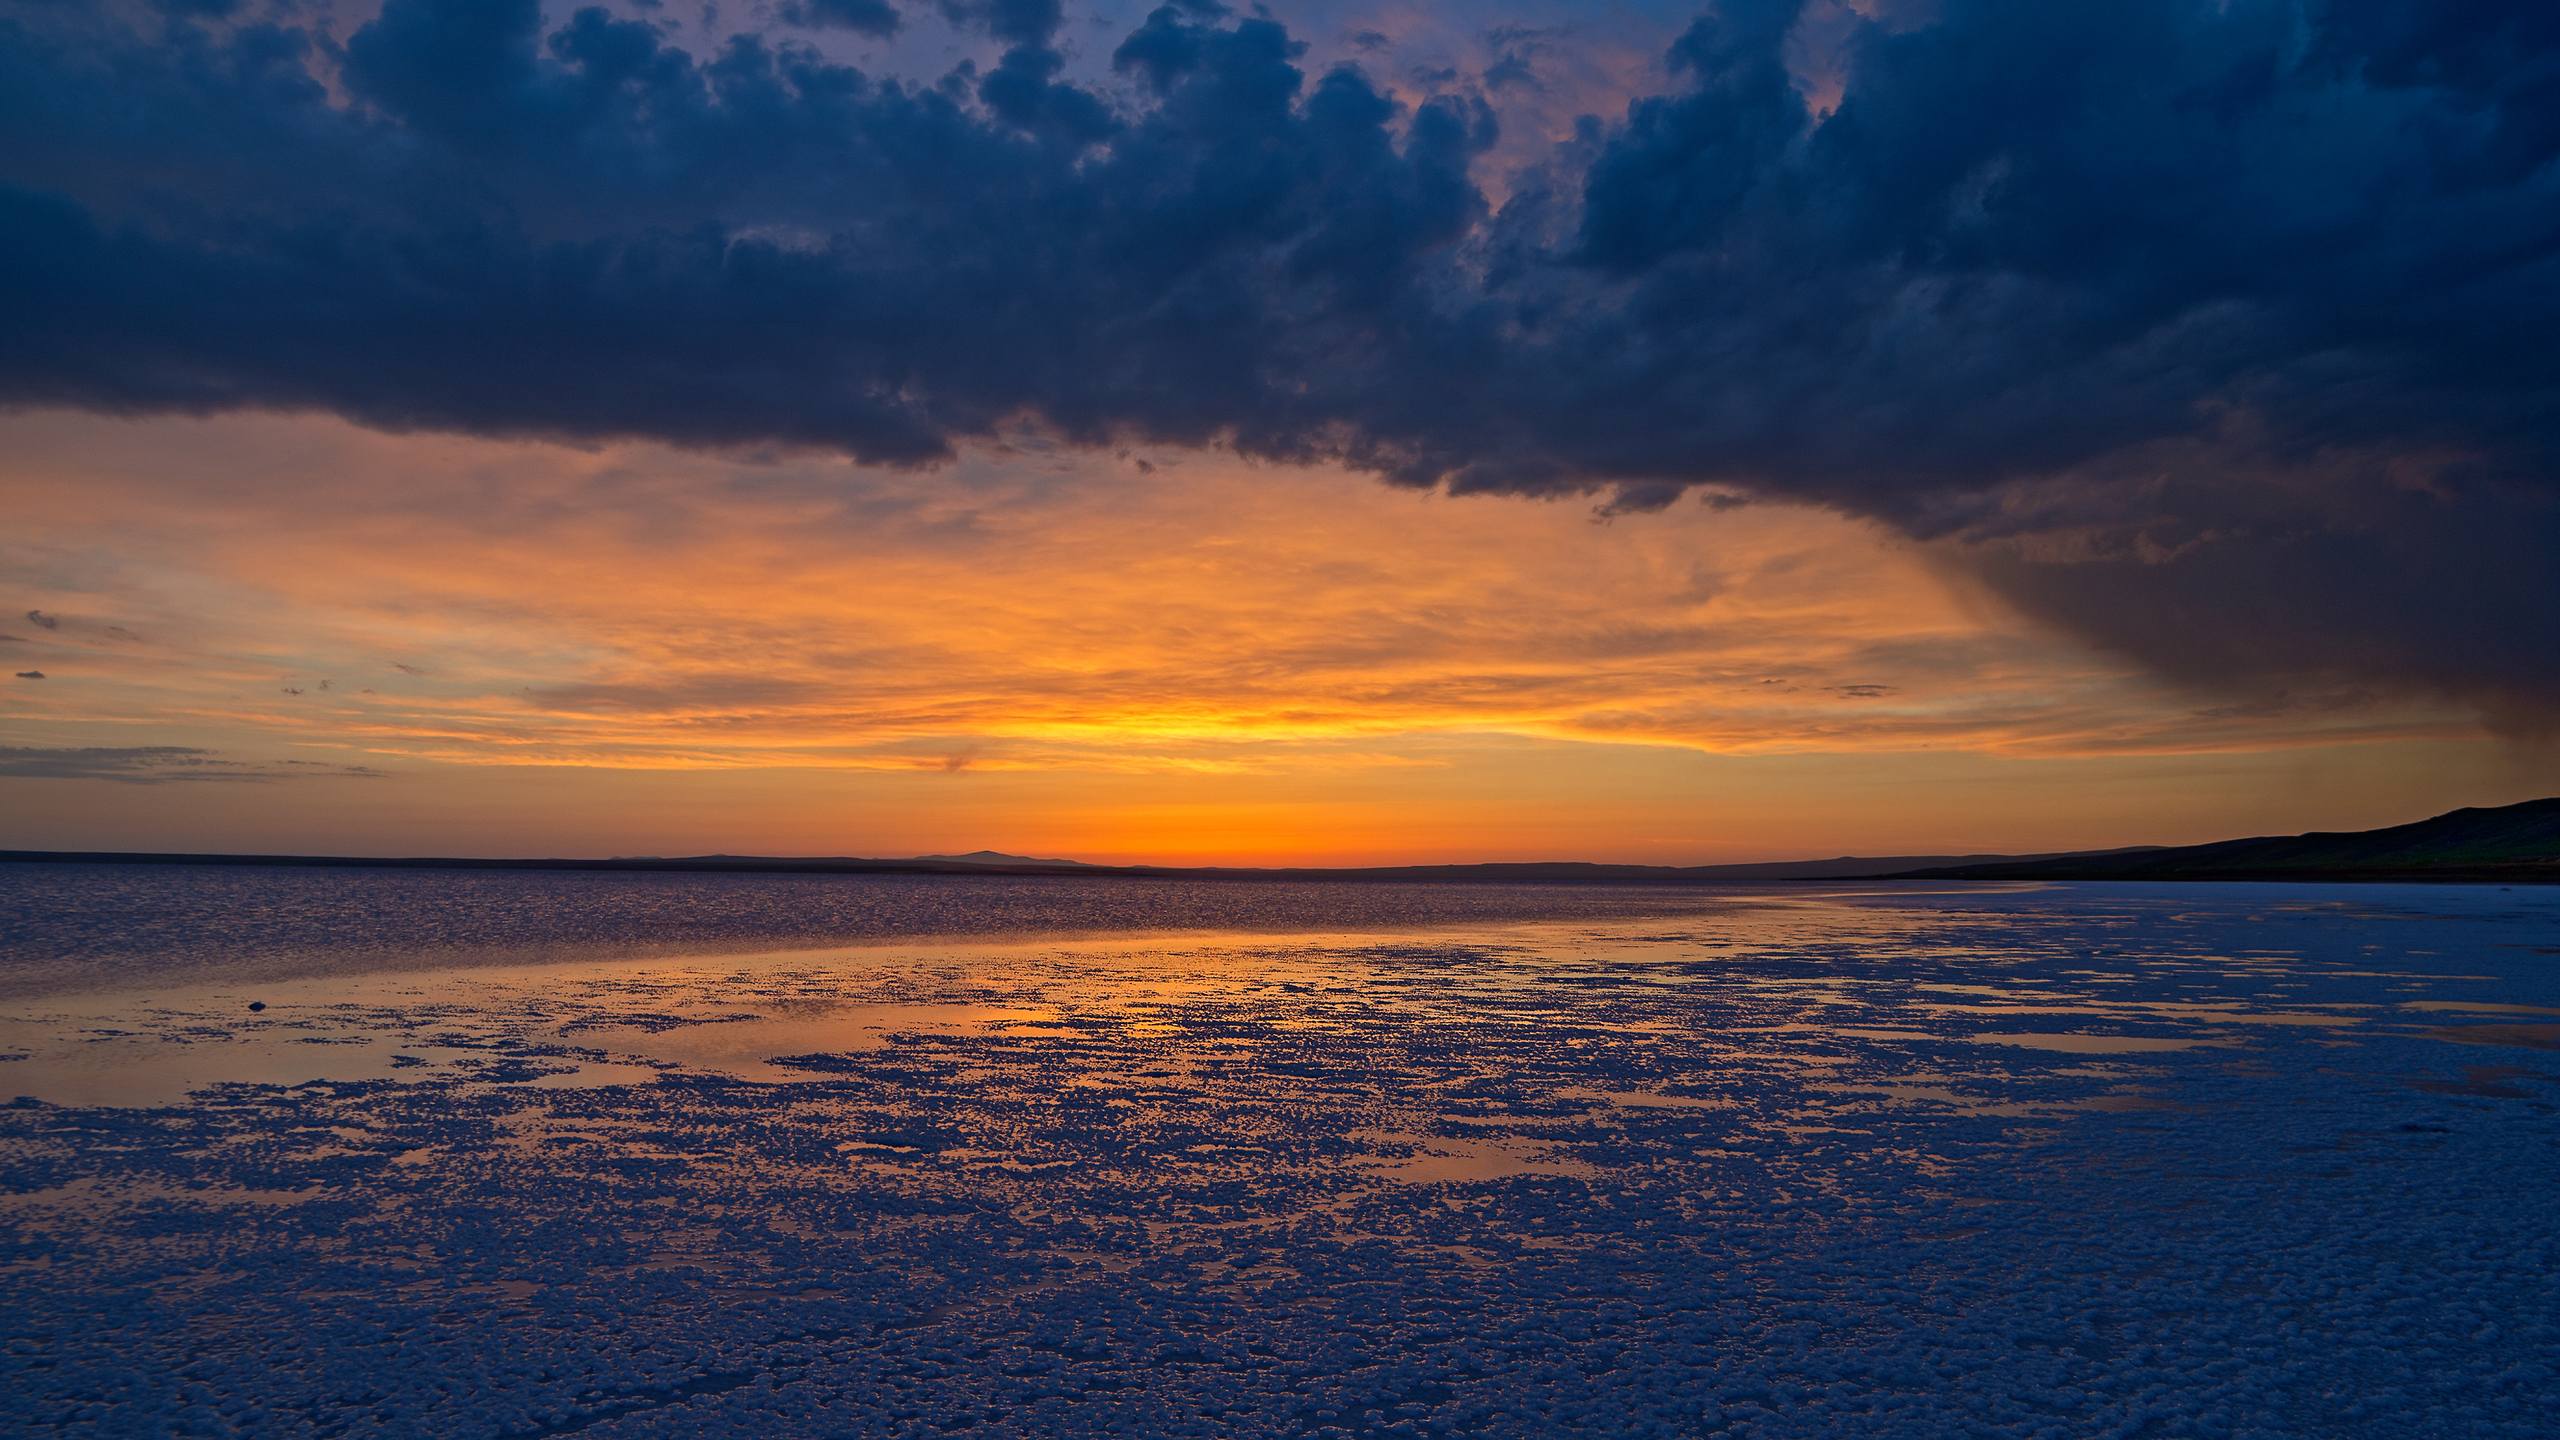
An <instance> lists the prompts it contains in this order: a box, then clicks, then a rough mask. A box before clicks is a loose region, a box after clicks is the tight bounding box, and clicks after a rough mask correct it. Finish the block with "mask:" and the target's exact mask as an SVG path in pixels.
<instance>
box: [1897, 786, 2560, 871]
mask: <svg viewBox="0 0 2560 1440" xmlns="http://www.w3.org/2000/svg"><path fill="white" fill-rule="evenodd" d="M1895 878H1898V879H1915V880H2444V881H2495V882H2499V883H2505V884H2513V883H2518V882H2522V883H2527V884H2553V883H2560V796H2555V797H2553V798H2550V799H2544V800H2527V801H2524V802H2523V803H2521V804H2516V805H2499V806H2492V807H2485V808H2474V809H2463V810H2452V811H2447V812H2446V813H2444V814H2442V815H2437V816H2434V817H2432V818H2430V819H2426V820H2419V821H2415V822H2413V823H2411V824H2407V825H2393V826H2389V827H2386V828H2384V829H2380V830H2314V831H2310V832H2308V833H2306V834H2301V835H2260V836H2255V837H2252V838H2250V839H2246V840H2219V841H2215V842H2213V843H2211V844H2207V845H2177V846H2168V847H2163V848H2158V849H2151V850H2137V851H2120V852H2116V853H2113V854H2078V855H2061V856H2050V857H2046V858H2044V859H2036V860H2000V861H1984V862H1967V863H1963V864H1958V865H1942V866H1927V867H1915V868H1914V869H1912V870H1909V871H1906V872H1903V873H1902V874H1901V875H1899V876H1896V877H1895Z"/></svg>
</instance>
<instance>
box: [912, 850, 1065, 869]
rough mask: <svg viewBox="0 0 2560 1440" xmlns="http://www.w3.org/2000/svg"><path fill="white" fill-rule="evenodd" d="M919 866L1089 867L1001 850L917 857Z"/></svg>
mask: <svg viewBox="0 0 2560 1440" xmlns="http://www.w3.org/2000/svg"><path fill="white" fill-rule="evenodd" d="M915 858H916V863H917V864H919V865H1058V866H1064V867H1066V868H1067V869H1070V870H1087V869H1091V868H1092V867H1091V866H1088V865H1086V864H1085V863H1084V862H1083V861H1081V860H1039V859H1034V858H1033V857H1031V856H1029V855H1007V854H1006V853H1004V852H1003V851H1001V850H972V851H970V852H969V853H968V854H966V855H918V856H917V857H915Z"/></svg>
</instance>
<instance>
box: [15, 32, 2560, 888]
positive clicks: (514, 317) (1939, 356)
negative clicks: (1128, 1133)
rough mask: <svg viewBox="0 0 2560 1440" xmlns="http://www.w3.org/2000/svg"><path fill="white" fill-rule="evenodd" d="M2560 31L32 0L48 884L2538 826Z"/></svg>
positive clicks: (33, 298)
mask: <svg viewBox="0 0 2560 1440" xmlns="http://www.w3.org/2000/svg"><path fill="white" fill-rule="evenodd" d="M2556 17H2560V11H2551V10H2548V9H2547V8H2545V7H2535V6H2523V5H2511V4H2494V3H2481V0H2459V3H2446V0H2432V3H2423V4H2421V3H2397V0H2321V3H2311V0H2297V3H2274V0H2090V3H2087V4H2081V5H2074V6H2063V7H2056V6H2050V5H2042V4H2027V3H1993V0H1932V3H1926V4H1921V3H1903V0H1862V3H1856V4H1845V3H1838V0H1801V3H1788V0H1726V3H1721V4H1712V3H1700V0H1687V3H1682V4H1655V3H1644V4H1637V3H1624V4H1614V5H1610V4H1603V5H1568V4H1562V3H1526V0H1523V3H1497V4H1468V5H1458V4H1452V3H1436V4H1435V3H1422V0H1392V3H1376V0H1322V3H1308V4H1303V5H1293V6H1271V7H1269V8H1255V9H1238V8H1227V7H1223V6H1219V5H1215V4H1179V5H1174V6H1168V7H1165V8H1161V9H1150V8H1148V7H1144V6H1120V5H1108V6H1102V7H1082V6H1065V7H1061V6H1059V5H1057V4H1055V3H1047V4H1044V3H1039V0H779V3H765V0H757V3H746V4H740V3H736V0H725V3H721V4H717V5H700V4H694V3H690V0H665V3H661V4H633V3H624V4H618V5H612V6H607V7H601V8H598V7H582V6H577V5H557V4H549V5H536V4H534V3H531V0H439V3H432V4H431V3H424V0H390V3H386V4H378V5H377V4H370V3H335V4H330V3H317V0H163V3H140V0H127V3H107V4H76V5H75V4H71V3H68V0H0V315H6V316H8V317H11V318H10V319H9V320H8V321H7V322H6V323H0V515H5V517H6V523H5V525H0V662H5V663H0V673H5V674H6V675H7V677H8V678H7V680H6V683H5V687H0V848H58V849H128V850H129V849H156V850H252V851H295V852H305V853H309V852H327V853H361V854H573V855H603V854H685V853H702V852H711V851H721V852H730V853H772V854H857V855H860V854H869V855H896V854H912V853H921V852H929V851H952V850H967V849H975V848H979V847H981V846H987V847H995V848H1001V849H1005V850H1010V851H1015V852H1020V853H1032V854H1041V855H1071V856H1075V857H1078V858H1086V859H1093V860H1162V861H1180V862H1206V863H1222V862H1223V863H1269V862H1304V863H1395V862H1407V861H1451V860H1474V859H1556V858H1583V859H1599V860H1632V861H1651V862H1661V863H1682V862H1712V861H1727V860H1748V859H1769V858H1788V857H1796V856H1806V855H1827V854H1838V853H1844V852H1860V853H1870V854H1874V853H1965V852H1972V851H1985V850H2008V851H2030V850H2046V849H2060V848H2071V847H2081V846H2099V845H2113V844H2126V843H2140V842H2153V843H2175V842H2183V841H2194V840H2204V839H2212V838H2220V837H2224V836H2229V835H2235V834H2247V833H2264V832H2270V831H2292V830H2299V829H2303V828H2312V827H2324V828H2345V827H2357V826H2365V825H2374V824H2385V823H2393V822H2397V821H2401V820H2407V819H2414V818H2418V817H2420V816H2422V815H2425V814H2430V813H2434V812H2436V811H2439V810H2443V809H2447V808H2451V807H2453V806H2456V805H2462V804H2489V803H2502V802H2506V801H2512V800H2519V799H2525V798H2530V797H2533V796H2537V795H2542V794H2548V793H2553V792H2560V664H2555V663H2554V661H2553V658H2552V657H2554V656H2560V482H2555V479H2554V475H2555V470H2554V467H2553V460H2554V447H2555V444H2556V443H2560V403H2555V401H2560V351H2555V350H2554V348H2553V347H2552V346H2550V345H2549V343H2548V340H2547V336H2548V335H2549V334H2550V333H2551V331H2552V327H2553V325H2554V323H2555V322H2560V164H2555V161H2554V157H2555V156H2560V18H2556Z"/></svg>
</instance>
